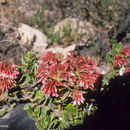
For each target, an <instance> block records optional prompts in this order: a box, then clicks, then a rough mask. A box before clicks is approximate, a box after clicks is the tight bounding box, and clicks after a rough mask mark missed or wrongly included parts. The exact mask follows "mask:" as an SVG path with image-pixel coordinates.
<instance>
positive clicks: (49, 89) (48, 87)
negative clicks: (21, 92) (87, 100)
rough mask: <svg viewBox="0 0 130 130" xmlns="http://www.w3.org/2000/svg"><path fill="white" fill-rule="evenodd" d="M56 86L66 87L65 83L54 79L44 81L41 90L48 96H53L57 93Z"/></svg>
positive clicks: (56, 95)
mask: <svg viewBox="0 0 130 130" xmlns="http://www.w3.org/2000/svg"><path fill="white" fill-rule="evenodd" d="M57 86H63V87H67V85H65V84H64V83H61V82H57V81H54V80H50V81H49V82H47V83H45V84H44V85H43V86H42V87H41V90H42V91H43V93H44V94H45V95H46V96H48V97H50V96H51V94H52V96H54V97H58V96H59V95H58V93H57Z"/></svg>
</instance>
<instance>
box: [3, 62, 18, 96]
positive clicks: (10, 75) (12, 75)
mask: <svg viewBox="0 0 130 130" xmlns="http://www.w3.org/2000/svg"><path fill="white" fill-rule="evenodd" d="M18 74H19V71H18V69H17V68H16V65H8V66H6V64H5V63H0V95H3V94H4V92H5V91H7V90H8V89H9V88H10V87H13V86H15V85H16V81H15V79H16V78H17V75H18Z"/></svg>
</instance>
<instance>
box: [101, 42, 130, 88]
mask: <svg viewBox="0 0 130 130" xmlns="http://www.w3.org/2000/svg"><path fill="white" fill-rule="evenodd" d="M129 55H130V47H127V46H125V47H124V48H123V45H122V43H119V44H118V45H115V44H113V46H112V50H111V51H110V52H108V53H107V55H106V61H107V63H108V64H109V65H110V67H111V68H112V71H111V72H110V73H108V74H107V75H106V76H105V77H104V78H103V86H104V85H108V84H109V80H110V79H114V78H115V76H116V75H120V76H122V75H123V74H124V73H125V72H128V71H129V69H128V68H127V67H126V66H127V64H128V63H129V60H128V56H129Z"/></svg>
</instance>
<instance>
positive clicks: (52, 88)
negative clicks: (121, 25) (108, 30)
mask: <svg viewBox="0 0 130 130" xmlns="http://www.w3.org/2000/svg"><path fill="white" fill-rule="evenodd" d="M129 55H130V47H129V46H125V47H123V46H122V44H121V43H119V44H118V45H117V46H115V45H113V47H112V50H111V51H110V52H108V53H107V55H106V60H107V62H108V64H109V65H110V66H111V67H112V69H113V70H112V71H111V72H110V73H109V74H108V75H106V76H105V77H104V78H103V85H102V86H100V88H101V89H104V85H106V84H109V80H110V79H111V78H114V77H115V76H117V75H121V76H122V75H123V74H125V73H128V72H130V69H129V68H128V67H126V65H127V63H128V62H129V61H128V56H129ZM96 67H97V63H96V62H94V61H93V60H92V59H90V58H88V59H85V58H84V57H81V56H75V55H74V53H68V56H67V57H66V58H64V56H63V55H62V54H61V53H56V54H55V53H53V52H47V53H46V54H45V55H44V56H43V57H42V61H41V64H40V65H39V64H38V63H37V62H36V60H35V56H34V55H33V54H32V52H27V53H25V54H24V55H23V56H22V64H21V65H17V66H16V65H9V66H6V64H5V63H0V95H1V99H0V103H1V104H2V106H1V108H0V109H1V110H0V116H2V115H3V114H5V113H6V112H7V110H8V108H13V107H14V106H15V105H17V104H18V103H19V101H20V100H22V101H24V102H25V103H26V105H25V106H24V110H27V113H28V115H29V116H30V118H31V119H33V120H35V121H36V123H35V124H36V126H37V128H38V129H39V130H43V129H56V128H58V129H66V128H69V127H71V126H75V125H81V124H83V122H84V119H85V118H87V117H88V116H90V115H92V114H94V112H95V111H96V110H97V109H98V106H97V104H96V102H95V101H96V99H95V93H94V92H95V90H96V87H95V85H96V83H98V77H99V76H100V74H99V73H97V72H96ZM18 95H20V96H18ZM23 97H24V98H23ZM5 105H6V106H5ZM8 106H9V107H8Z"/></svg>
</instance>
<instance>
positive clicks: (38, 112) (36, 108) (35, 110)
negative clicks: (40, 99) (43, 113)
mask: <svg viewBox="0 0 130 130" xmlns="http://www.w3.org/2000/svg"><path fill="white" fill-rule="evenodd" d="M34 113H35V114H36V115H37V116H39V114H40V108H39V106H36V107H35V108H34Z"/></svg>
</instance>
